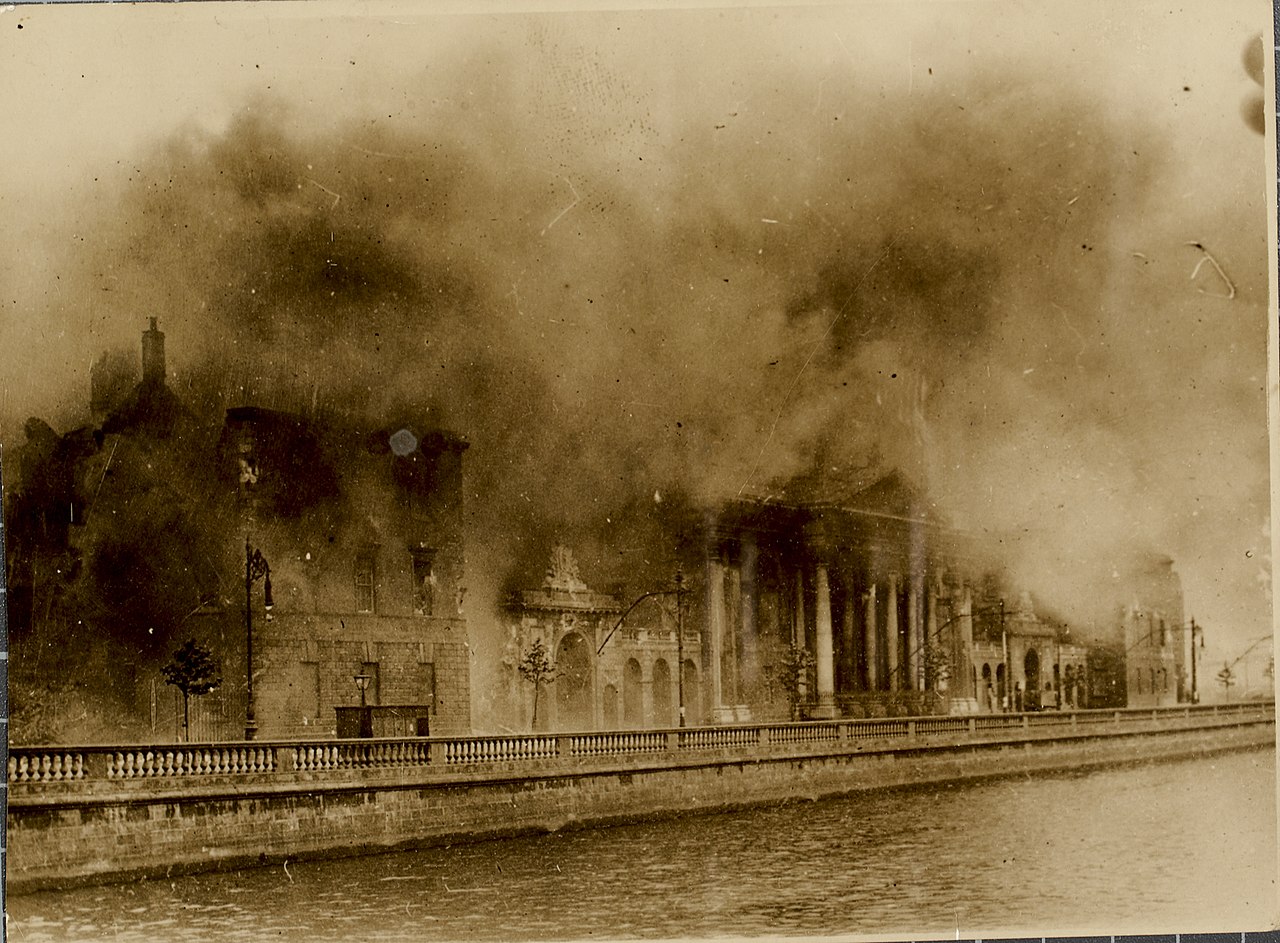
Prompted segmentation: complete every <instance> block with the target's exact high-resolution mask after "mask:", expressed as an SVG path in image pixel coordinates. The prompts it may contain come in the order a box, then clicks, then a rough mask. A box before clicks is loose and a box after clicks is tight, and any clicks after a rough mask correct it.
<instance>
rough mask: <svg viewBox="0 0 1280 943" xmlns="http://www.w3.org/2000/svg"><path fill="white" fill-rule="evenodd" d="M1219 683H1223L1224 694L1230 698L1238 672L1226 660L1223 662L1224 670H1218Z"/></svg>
mask: <svg viewBox="0 0 1280 943" xmlns="http://www.w3.org/2000/svg"><path fill="white" fill-rule="evenodd" d="M1218 683H1219V684H1220V685H1222V696H1223V697H1224V698H1230V697H1231V686H1232V685H1233V684H1235V683H1236V673H1235V672H1234V671H1232V670H1231V666H1230V665H1228V664H1227V663H1226V662H1225V661H1224V662H1223V663H1222V670H1221V671H1219V672H1218Z"/></svg>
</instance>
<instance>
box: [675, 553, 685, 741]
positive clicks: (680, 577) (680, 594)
mask: <svg viewBox="0 0 1280 943" xmlns="http://www.w3.org/2000/svg"><path fill="white" fill-rule="evenodd" d="M676 688H677V690H678V692H679V693H678V696H679V698H680V720H679V725H680V726H681V727H683V726H684V570H682V569H681V568H680V567H679V566H677V567H676Z"/></svg>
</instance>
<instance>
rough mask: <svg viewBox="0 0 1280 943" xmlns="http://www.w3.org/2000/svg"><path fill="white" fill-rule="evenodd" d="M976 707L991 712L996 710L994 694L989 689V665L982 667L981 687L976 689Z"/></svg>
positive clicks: (990, 688) (992, 690)
mask: <svg viewBox="0 0 1280 943" xmlns="http://www.w3.org/2000/svg"><path fill="white" fill-rule="evenodd" d="M978 705H979V706H980V707H981V708H982V709H983V710H988V711H993V710H995V709H996V694H995V691H994V689H993V688H992V687H991V665H990V663H985V664H983V666H982V687H980V688H978Z"/></svg>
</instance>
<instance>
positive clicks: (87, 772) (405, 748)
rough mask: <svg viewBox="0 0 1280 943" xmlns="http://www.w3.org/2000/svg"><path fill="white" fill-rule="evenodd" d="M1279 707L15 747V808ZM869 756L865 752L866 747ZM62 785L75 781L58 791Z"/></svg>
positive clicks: (1104, 724)
mask: <svg viewBox="0 0 1280 943" xmlns="http://www.w3.org/2000/svg"><path fill="white" fill-rule="evenodd" d="M1274 717H1275V704H1274V702H1272V701H1265V702H1264V701H1257V702H1248V703H1240V704H1221V705H1218V704H1204V705H1194V706H1192V705H1178V706H1175V707H1166V708H1133V709H1121V710H1079V711H1046V712H1043V713H1019V714H977V715H968V716H928V717H915V718H902V717H894V718H873V719H866V720H830V721H811V722H801V723H781V724H741V725H725V726H714V727H688V728H674V729H669V730H668V729H664V730H614V731H599V732H573V733H557V734H524V735H513V736H468V737H429V738H428V737H423V738H417V737H414V738H398V739H367V740H314V741H313V740H305V741H287V742H286V741H273V742H260V741H259V742H252V741H250V742H235V743H188V744H180V743H178V744H146V745H134V746H13V747H10V749H9V783H10V784H11V789H12V790H13V791H12V799H13V800H15V801H17V802H19V803H20V802H21V801H22V799H23V797H24V796H35V795H38V794H39V792H40V791H41V790H42V789H44V788H55V789H56V790H57V791H61V790H62V789H71V790H73V791H74V790H75V789H76V788H77V787H78V786H79V785H80V784H86V785H87V784H92V783H95V782H99V783H103V782H105V783H107V784H110V783H117V784H125V783H128V782H130V781H153V782H172V783H175V784H176V783H180V782H181V783H190V782H198V781H202V780H207V781H210V782H215V781H216V782H227V781H228V780H230V781H235V780H238V779H242V780H245V781H254V782H259V783H260V782H263V781H271V780H272V779H273V778H278V779H280V780H281V781H282V782H284V781H287V780H289V779H292V780H293V781H297V779H298V777H299V774H302V776H303V778H304V779H305V777H306V776H309V775H321V774H330V773H336V772H343V771H373V772H375V773H376V772H378V771H388V772H391V773H393V772H395V771H403V770H406V769H407V770H413V769H423V770H433V769H440V770H467V769H477V770H483V769H485V768H492V767H493V766H494V765H495V764H500V765H511V766H514V767H516V768H519V767H521V765H526V766H528V767H529V768H530V769H533V768H535V764H541V766H542V767H546V766H547V765H548V764H552V765H554V764H557V763H559V764H565V763H566V762H569V763H572V762H600V761H609V760H618V761H623V762H625V761H628V760H643V759H644V758H646V757H653V758H655V759H662V758H664V757H665V758H666V759H668V760H674V761H676V762H681V760H680V757H688V758H690V759H695V760H696V758H697V756H698V755H699V754H700V753H704V752H706V751H718V753H721V754H723V753H724V752H726V751H728V752H734V753H739V754H741V755H742V756H743V757H744V758H761V759H766V758H768V757H769V756H770V755H785V754H789V753H794V751H795V750H797V749H803V748H804V745H806V744H811V745H814V746H813V749H827V748H830V747H832V746H837V745H838V744H839V742H841V741H859V742H875V743H882V744H883V745H884V746H885V748H887V749H892V748H894V747H895V744H900V745H902V746H904V747H905V746H908V745H910V743H911V742H913V741H929V742H940V743H941V742H945V743H962V742H965V741H967V740H972V741H983V740H991V739H992V738H999V737H1012V738H1017V737H1028V738H1034V737H1037V736H1063V735H1066V734H1064V733H1063V729H1064V728H1068V729H1069V730H1070V731H1071V732H1078V733H1080V734H1081V735H1091V734H1090V732H1098V733H1100V732H1103V731H1104V730H1135V731H1137V730H1148V729H1152V728H1153V727H1154V728H1169V729H1177V728H1181V727H1189V726H1211V725H1212V724H1213V723H1215V722H1220V723H1224V724H1225V723H1231V722H1239V721H1248V720H1251V719H1252V720H1269V721H1272V722H1274ZM859 749H863V747H859ZM55 784H68V785H66V786H63V787H57V786H55Z"/></svg>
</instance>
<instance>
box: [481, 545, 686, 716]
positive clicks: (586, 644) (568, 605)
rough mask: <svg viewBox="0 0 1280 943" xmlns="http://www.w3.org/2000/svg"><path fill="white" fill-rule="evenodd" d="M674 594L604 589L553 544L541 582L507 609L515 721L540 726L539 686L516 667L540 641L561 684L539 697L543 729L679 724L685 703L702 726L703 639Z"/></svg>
mask: <svg viewBox="0 0 1280 943" xmlns="http://www.w3.org/2000/svg"><path fill="white" fill-rule="evenodd" d="M670 589H671V591H670V592H666V591H662V590H659V591H655V592H653V593H650V594H646V598H642V599H640V600H627V599H624V598H622V597H621V596H619V595H617V594H613V593H600V592H596V591H594V590H592V589H591V588H590V587H589V586H588V585H587V584H586V583H585V582H584V581H583V580H582V578H581V576H580V575H579V572H578V564H577V562H576V561H575V559H574V556H573V553H572V551H571V550H570V549H569V548H567V547H564V546H556V547H554V548H553V549H552V553H551V562H550V565H549V566H548V568H547V573H546V576H545V578H544V579H543V582H542V585H541V586H540V587H539V588H537V589H528V590H521V591H518V592H516V593H514V594H513V595H512V596H511V598H510V599H509V600H508V602H507V606H506V609H505V616H504V624H505V630H506V642H505V648H504V652H503V665H502V670H503V674H502V677H503V679H504V681H503V683H504V684H505V687H506V690H505V692H504V693H505V699H504V700H505V713H506V715H507V716H508V718H509V719H510V720H511V722H512V724H513V725H514V726H516V727H517V728H518V729H528V728H529V727H530V726H531V725H532V722H533V696H534V692H533V687H532V685H531V683H529V682H528V681H526V680H525V679H524V678H522V676H521V675H520V672H519V670H518V665H519V662H520V659H521V658H522V657H523V656H524V655H525V654H526V653H527V652H529V651H530V649H531V646H532V645H533V643H534V642H535V641H541V642H542V644H543V646H545V648H546V650H547V652H548V654H549V655H551V656H552V659H553V661H554V664H555V666H556V674H555V680H554V681H553V682H552V683H550V684H549V685H547V687H546V689H545V690H542V691H540V692H539V698H540V699H539V706H538V719H537V721H538V722H537V727H538V729H540V730H620V729H636V728H641V727H645V728H652V727H675V726H677V725H678V724H679V722H680V705H681V703H682V700H681V699H682V698H683V704H684V707H685V716H686V719H687V720H688V721H689V722H691V723H698V722H700V720H699V718H701V717H702V714H703V708H702V692H701V685H700V677H701V672H700V670H699V667H698V659H699V652H700V647H701V633H700V632H699V631H698V629H697V627H696V626H695V625H693V623H692V620H682V618H681V613H678V612H677V611H676V599H677V594H676V591H675V590H676V587H675V586H674V584H673V585H672V587H671V588H670ZM682 598H683V596H682ZM633 603H634V605H633ZM681 605H682V607H683V606H684V605H687V598H684V599H683V601H682V603H681ZM682 622H683V623H684V633H683V639H681V636H680V635H679V634H678V631H677V629H678V627H679V626H680V624H681V623H682ZM682 658H683V662H682ZM682 663H683V678H681V677H680V675H678V674H677V666H678V665H681V664H682ZM682 682H683V683H682Z"/></svg>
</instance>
